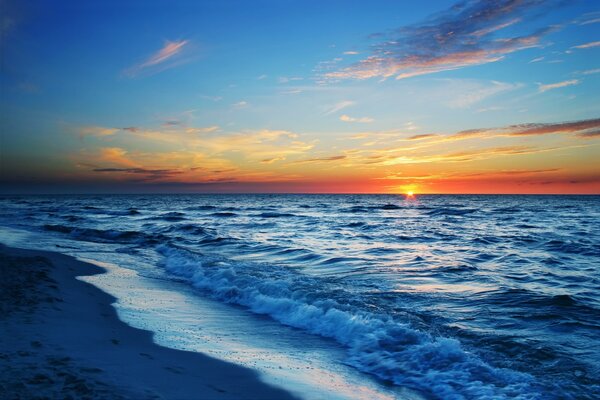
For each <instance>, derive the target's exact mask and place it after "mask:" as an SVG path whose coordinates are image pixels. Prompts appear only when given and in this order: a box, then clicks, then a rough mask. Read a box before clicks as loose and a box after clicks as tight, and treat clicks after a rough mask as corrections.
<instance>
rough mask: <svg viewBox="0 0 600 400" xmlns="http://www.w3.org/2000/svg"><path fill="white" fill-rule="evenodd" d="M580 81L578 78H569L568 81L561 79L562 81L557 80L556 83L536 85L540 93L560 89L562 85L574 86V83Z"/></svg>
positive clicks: (576, 83)
mask: <svg viewBox="0 0 600 400" xmlns="http://www.w3.org/2000/svg"><path fill="white" fill-rule="evenodd" d="M579 83H580V81H579V79H571V80H568V81H562V82H557V83H549V84H547V85H540V86H539V87H538V91H539V92H540V93H543V92H546V91H548V90H553V89H560V88H563V87H567V86H574V85H578V84H579Z"/></svg>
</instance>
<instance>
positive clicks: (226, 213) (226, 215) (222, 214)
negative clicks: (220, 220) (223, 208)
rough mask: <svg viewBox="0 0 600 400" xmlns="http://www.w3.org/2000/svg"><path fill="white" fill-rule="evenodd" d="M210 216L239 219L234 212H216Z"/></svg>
mask: <svg viewBox="0 0 600 400" xmlns="http://www.w3.org/2000/svg"><path fill="white" fill-rule="evenodd" d="M210 215H212V216H213V217H237V214H236V213H234V212H216V213H212V214H210Z"/></svg>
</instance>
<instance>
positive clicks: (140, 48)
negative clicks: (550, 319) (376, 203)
mask: <svg viewBox="0 0 600 400" xmlns="http://www.w3.org/2000/svg"><path fill="white" fill-rule="evenodd" d="M0 7H1V8H0V34H1V38H0V56H1V60H0V62H1V66H0V134H1V137H0V192H3V193H154V192H157V193H179V192H208V193H213V192H233V193H246V192H260V193H271V192H272V193H281V192H283V193H406V192H408V191H413V192H415V193H561V194H575V193H582V194H589V193H595V194H600V2H596V1H583V0H581V1H562V0H547V1H541V0H494V1H492V0H488V1H475V0H473V1H456V0H452V1H441V0H440V1H395V0H394V1H391V0H388V1H381V0H369V1H352V0H345V1H337V0H328V1H317V0H303V1H299V0H298V1H292V0H269V1H267V0H253V1H244V0H223V1H218V0H210V1H209V0H204V1H201V0H198V1H122V0H119V1H111V0H106V1H101V2H82V1H65V0H62V1H60V0H59V1H50V0H45V1H28V0H25V1H13V0H9V1H6V0H0Z"/></svg>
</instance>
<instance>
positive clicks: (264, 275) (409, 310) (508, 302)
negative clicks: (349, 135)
mask: <svg viewBox="0 0 600 400" xmlns="http://www.w3.org/2000/svg"><path fill="white" fill-rule="evenodd" d="M0 205H1V207H2V210H3V211H2V213H1V214H0V225H3V226H8V227H13V228H19V229H25V230H29V231H33V232H38V233H39V232H43V233H44V234H45V235H48V236H50V237H52V238H53V240H54V242H55V243H57V246H64V247H65V248H67V247H69V246H71V247H73V246H75V247H77V246H78V243H80V244H81V245H82V246H83V245H85V246H88V247H87V248H88V249H89V246H90V245H93V246H97V248H98V249H100V248H101V247H102V246H107V245H110V246H113V247H114V249H115V251H114V252H113V256H112V257H113V258H114V262H115V263H117V264H118V263H119V261H120V255H124V254H126V255H127V256H128V257H130V258H131V257H133V259H136V260H140V262H139V264H138V263H134V265H125V266H126V267H129V268H133V269H136V270H137V271H138V273H140V274H142V275H146V276H155V275H156V274H158V273H160V274H161V276H166V277H168V278H169V279H173V280H177V281H183V282H187V283H188V284H189V285H191V286H192V287H193V288H195V293H196V294H197V295H198V296H203V297H210V298H212V299H217V300H219V301H221V302H224V303H232V304H236V305H239V306H242V307H244V308H245V309H247V310H248V311H250V312H253V313H257V314H264V315H268V316H269V317H270V318H272V319H273V320H274V321H276V322H278V323H281V324H284V325H288V326H292V327H295V328H299V329H300V330H302V331H305V332H308V333H310V334H314V335H319V336H324V337H327V338H331V339H333V340H332V342H333V343H336V346H338V347H339V348H340V349H342V350H343V351H344V352H345V361H344V362H345V363H347V364H349V365H351V366H353V367H354V368H356V369H357V370H359V371H362V372H363V373H365V374H369V375H372V376H375V377H377V379H380V380H381V381H382V382H389V383H392V384H396V385H400V386H403V387H408V388H412V389H414V390H415V391H418V392H420V393H421V394H422V395H423V396H425V397H427V398H442V399H446V398H456V399H461V398H466V399H478V398H523V399H554V398H566V399H570V398H572V399H586V398H589V399H592V398H599V397H600V379H599V377H600V196H441V195H439V196H433V195H432V196H418V197H417V198H416V199H413V200H409V199H405V198H404V197H403V196H392V195H147V196H144V195H139V196H4V197H1V198H0ZM58 250H60V248H59V249H58Z"/></svg>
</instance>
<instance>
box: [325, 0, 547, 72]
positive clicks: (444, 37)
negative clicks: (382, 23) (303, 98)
mask: <svg viewBox="0 0 600 400" xmlns="http://www.w3.org/2000/svg"><path fill="white" fill-rule="evenodd" d="M543 5H544V2H542V1H540V0H521V1H517V0H496V1H483V0H476V1H462V2H459V3H458V4H456V5H454V6H452V7H451V8H450V9H448V10H446V11H445V12H442V13H440V14H437V15H435V16H433V17H431V18H429V19H428V20H426V21H424V22H423V23H421V24H417V25H413V26H407V27H402V28H399V29H397V30H395V31H392V32H391V33H388V34H386V35H384V38H385V39H386V40H384V41H382V42H380V43H378V44H376V45H374V46H373V47H372V51H371V55H369V56H368V57H367V58H364V59H362V60H361V61H359V62H357V63H355V64H352V65H350V66H348V67H346V68H342V69H339V70H337V71H333V72H328V73H325V74H324V77H325V78H326V79H329V80H340V79H369V78H376V77H378V78H389V77H393V76H395V77H396V79H403V78H409V77H413V76H419V75H425V74H431V73H436V72H441V71H448V70H454V69H458V68H463V67H467V66H472V65H480V64H486V63H491V62H495V61H499V60H501V59H502V58H503V57H504V56H505V55H507V54H510V53H513V52H516V51H519V50H523V49H526V48H530V47H535V46H539V45H540V40H541V39H542V37H544V36H545V35H546V34H548V33H549V32H551V31H553V30H555V29H557V27H546V28H543V29H539V30H537V31H534V32H530V33H528V34H524V35H516V34H512V35H508V36H502V37H500V36H499V35H498V32H499V31H502V30H503V29H505V28H507V27H509V26H512V25H515V24H517V23H519V22H521V21H522V20H523V19H524V18H525V17H526V16H529V15H530V14H531V13H532V12H535V11H536V10H538V9H540V8H541V7H542V6H543ZM545 5H546V6H548V4H545Z"/></svg>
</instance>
